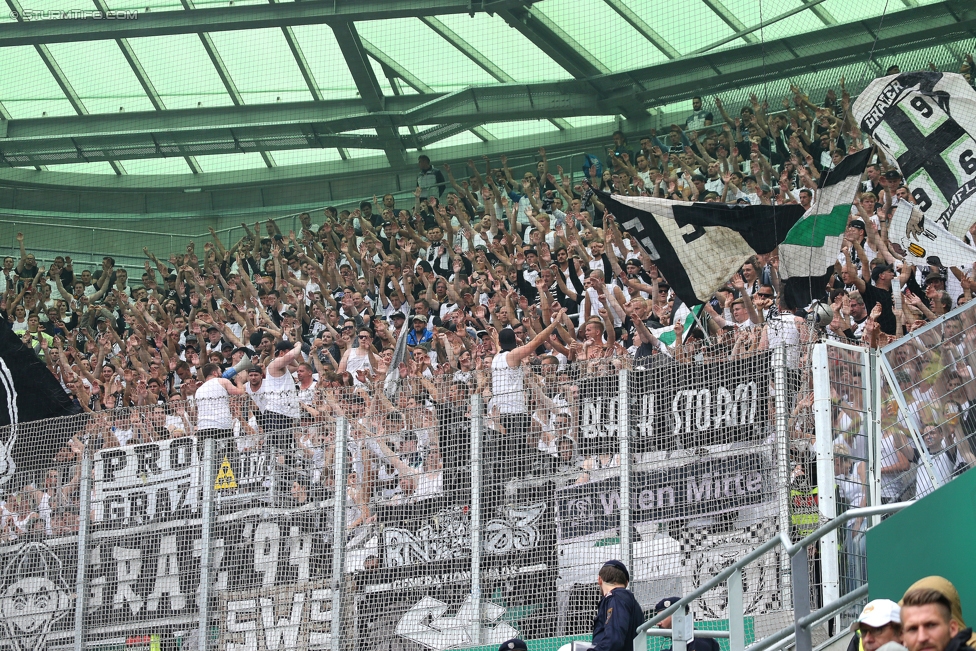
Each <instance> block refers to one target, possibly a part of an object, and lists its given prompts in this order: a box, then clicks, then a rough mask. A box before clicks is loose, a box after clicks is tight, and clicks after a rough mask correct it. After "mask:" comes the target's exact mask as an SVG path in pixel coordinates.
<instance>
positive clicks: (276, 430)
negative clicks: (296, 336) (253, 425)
mask: <svg viewBox="0 0 976 651" xmlns="http://www.w3.org/2000/svg"><path fill="white" fill-rule="evenodd" d="M301 357H302V342H301V341H300V340H299V341H296V342H290V341H279V342H278V343H277V344H275V358H274V361H272V362H271V363H270V364H268V370H267V373H266V374H265V377H264V382H263V383H262V385H261V389H262V392H263V394H264V400H265V410H264V418H263V419H262V420H263V421H264V422H263V423H262V425H263V427H264V431H265V433H266V434H267V436H268V439H267V440H268V443H269V444H270V445H271V446H272V447H273V448H275V449H277V450H287V449H291V448H292V447H294V435H293V431H292V430H293V429H294V428H295V427H297V426H298V418H299V416H300V415H301V411H300V408H299V406H298V387H296V386H295V380H294V378H292V376H291V373H290V372H289V370H288V365H289V364H291V363H292V362H294V361H296V360H299V359H301Z"/></svg>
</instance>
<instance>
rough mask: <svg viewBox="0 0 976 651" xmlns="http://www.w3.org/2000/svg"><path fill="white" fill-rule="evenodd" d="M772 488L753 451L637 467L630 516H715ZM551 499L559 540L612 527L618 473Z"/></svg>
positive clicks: (763, 462)
mask: <svg viewBox="0 0 976 651" xmlns="http://www.w3.org/2000/svg"><path fill="white" fill-rule="evenodd" d="M772 491H773V476H772V468H771V465H770V463H769V460H768V459H767V458H765V457H764V456H763V455H761V454H758V453H754V454H737V455H731V456H715V457H710V458H705V459H696V460H695V461H692V462H689V463H679V464H675V465H670V466H667V467H663V468H654V469H646V470H643V469H639V470H637V471H635V472H634V473H633V475H632V477H631V500H630V503H631V509H632V513H631V522H632V523H634V524H635V525H640V524H641V523H644V522H664V521H669V520H689V519H693V518H697V517H701V516H715V515H718V514H721V513H728V512H730V511H735V510H738V509H741V508H742V507H744V506H747V505H750V504H759V503H761V502H763V501H766V500H768V499H770V496H771V495H772ZM556 504H557V506H556V508H557V510H558V528H557V529H558V532H559V540H560V541H563V540H568V539H571V538H579V537H581V536H590V535H592V534H598V533H601V532H606V531H611V530H614V529H616V528H617V527H619V525H620V477H619V475H614V476H612V477H608V478H606V479H602V480H594V481H589V482H587V483H585V484H582V485H578V486H568V487H565V488H560V489H559V490H557V491H556Z"/></svg>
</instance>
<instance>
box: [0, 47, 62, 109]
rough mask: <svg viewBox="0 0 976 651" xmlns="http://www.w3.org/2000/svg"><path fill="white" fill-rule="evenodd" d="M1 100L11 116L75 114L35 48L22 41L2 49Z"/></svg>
mask: <svg viewBox="0 0 976 651" xmlns="http://www.w3.org/2000/svg"><path fill="white" fill-rule="evenodd" d="M3 69H4V72H3V74H0V101H2V102H3V105H4V106H5V107H7V110H8V111H10V115H11V117H12V118H14V119H17V118H22V119H23V118H39V117H41V116H42V115H43V114H44V113H47V114H48V115H50V116H55V115H74V114H75V111H74V109H73V108H71V104H70V103H69V102H68V100H67V99H66V98H65V96H64V93H63V92H61V87H60V86H58V84H57V82H56V81H54V77H52V76H51V73H50V72H49V71H48V69H47V66H45V65H44V61H42V60H41V57H40V55H38V53H37V50H35V49H34V48H33V47H31V46H28V45H25V46H23V47H8V48H4V50H3Z"/></svg>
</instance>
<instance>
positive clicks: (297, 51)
mask: <svg viewBox="0 0 976 651" xmlns="http://www.w3.org/2000/svg"><path fill="white" fill-rule="evenodd" d="M268 2H270V3H271V4H273V5H274V4H278V2H279V0H268ZM281 33H282V34H284V36H285V42H286V43H288V49H289V50H291V55H292V57H293V58H294V59H295V65H297V66H298V71H299V72H301V73H302V79H304V80H305V85H306V86H307V87H308V92H310V93H312V98H313V99H315V101H316V102H324V101H325V96H324V95H323V94H322V91H321V90H319V85H318V83H317V82H316V81H315V75H314V74H313V73H312V68H311V67H309V65H308V60H307V59H306V58H305V52H304V51H303V50H302V46H301V44H300V43H299V42H298V38H297V37H296V36H295V30H294V29H292V28H291V27H290V26H289V25H285V26H283V27H282V28H281ZM338 152H339V158H341V159H342V160H346V159H347V158H349V151H348V150H346V148H345V147H339V148H338Z"/></svg>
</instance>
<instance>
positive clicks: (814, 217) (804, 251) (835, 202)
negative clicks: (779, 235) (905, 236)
mask: <svg viewBox="0 0 976 651" xmlns="http://www.w3.org/2000/svg"><path fill="white" fill-rule="evenodd" d="M870 159H871V150H870V149H864V150H861V151H859V152H858V153H856V154H852V155H850V156H848V157H847V158H845V159H844V160H842V161H841V162H840V164H839V165H838V166H837V167H835V168H834V169H832V170H830V171H828V172H825V173H824V175H823V176H821V178H820V189H819V190H817V193H816V195H815V197H814V199H813V203H812V204H811V206H810V210H808V211H807V212H806V214H804V215H803V218H802V219H800V221H798V222H797V223H796V224H795V225H794V226H793V228H791V229H790V232H789V233H788V234H787V235H786V239H784V240H783V242H782V243H781V244H780V245H779V270H780V277H781V278H782V279H783V280H784V284H785V288H784V291H785V292H786V294H787V295H788V296H789V297H790V298H789V299H787V301H788V302H792V304H793V305H794V306H796V307H805V306H806V305H809V304H810V301H812V300H813V299H815V298H820V297H822V296H823V295H824V294H825V293H826V285H827V280H828V279H829V277H830V275H831V274H832V273H833V266H834V261H835V260H836V259H837V254H838V253H840V249H841V244H842V243H843V241H844V231H845V230H847V223H848V221H850V217H851V202H852V201H853V200H854V196H855V195H856V194H857V188H858V184H859V183H860V182H861V175H862V174H863V173H864V168H865V167H867V164H868V161H869V160H870Z"/></svg>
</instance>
